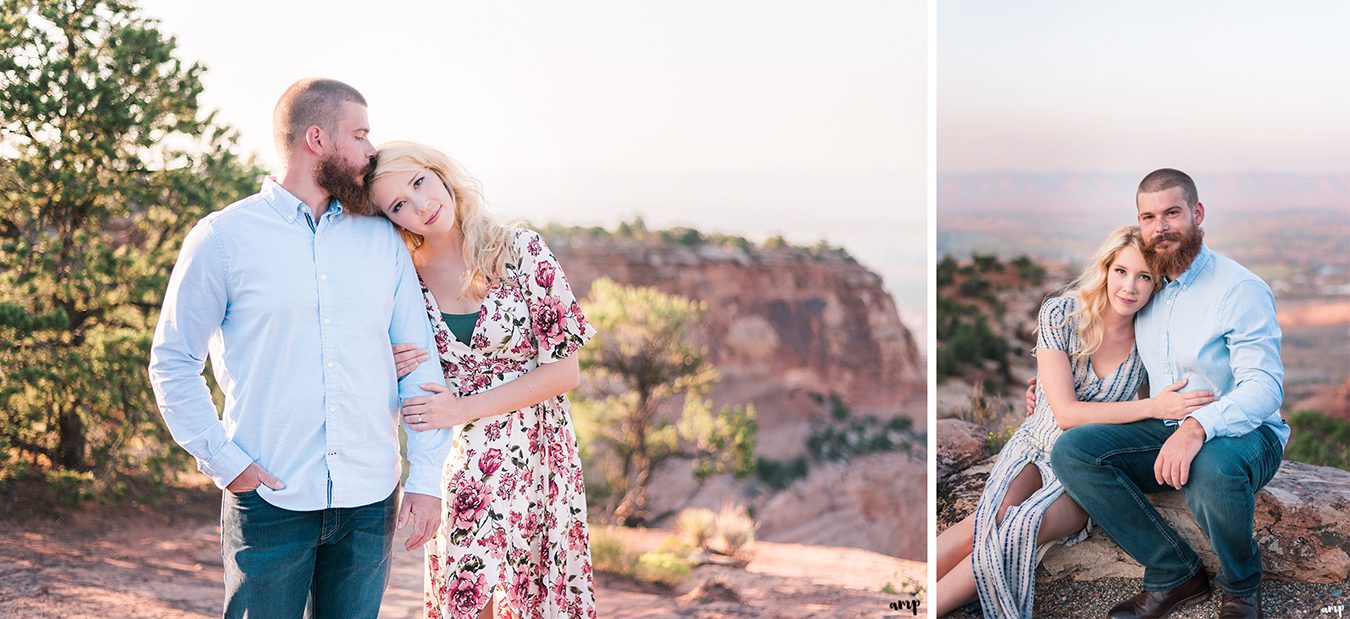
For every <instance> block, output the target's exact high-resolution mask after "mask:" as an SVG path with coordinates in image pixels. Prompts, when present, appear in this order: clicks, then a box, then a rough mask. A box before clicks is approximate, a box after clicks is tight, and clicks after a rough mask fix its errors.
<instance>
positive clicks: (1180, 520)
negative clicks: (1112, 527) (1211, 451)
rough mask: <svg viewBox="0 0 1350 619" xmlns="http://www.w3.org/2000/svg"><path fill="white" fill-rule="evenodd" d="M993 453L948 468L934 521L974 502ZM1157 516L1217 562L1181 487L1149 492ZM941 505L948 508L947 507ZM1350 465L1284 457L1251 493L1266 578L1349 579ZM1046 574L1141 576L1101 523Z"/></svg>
mask: <svg viewBox="0 0 1350 619" xmlns="http://www.w3.org/2000/svg"><path fill="white" fill-rule="evenodd" d="M993 462H994V458H992V457H991V458H988V459H986V460H984V461H982V462H980V463H979V464H977V465H975V466H973V467H970V468H967V469H965V470H963V471H961V472H959V473H956V474H953V475H952V476H950V477H949V478H948V480H947V483H946V484H945V487H946V490H947V492H946V493H945V494H946V496H944V495H943V494H939V496H938V510H939V511H938V527H939V529H942V528H945V527H947V526H950V525H951V524H952V523H955V522H956V521H958V520H960V519H961V518H964V517H965V516H966V515H967V514H969V513H970V512H971V511H973V510H974V508H975V505H976V504H977V503H978V501H979V494H980V492H982V491H983V489H984V480H985V479H986V478H987V477H988V475H989V471H990V469H991V468H992V466H993ZM1149 500H1150V501H1152V502H1153V504H1154V506H1156V507H1157V508H1158V512H1159V513H1160V514H1161V515H1162V517H1163V518H1164V519H1165V520H1167V521H1168V522H1169V523H1171V524H1172V526H1173V527H1175V528H1176V530H1177V532H1178V533H1179V534H1180V535H1181V537H1182V538H1183V539H1185V540H1186V542H1187V543H1189V544H1190V545H1191V547H1192V548H1194V549H1195V551H1196V552H1197V553H1198V554H1199V555H1200V557H1201V558H1202V559H1203V560H1204V562H1205V566H1206V568H1208V569H1209V571H1210V572H1211V573H1214V572H1215V571H1217V569H1218V562H1217V561H1216V560H1215V557H1214V553H1213V552H1212V551H1211V550H1210V547H1209V542H1208V541H1207V540H1206V538H1205V536H1204V534H1203V533H1201V531H1200V528H1199V526H1198V525H1197V524H1196V523H1195V518H1194V517H1192V516H1191V512H1190V509H1189V508H1188V507H1187V506H1186V500H1185V497H1184V496H1183V495H1182V494H1181V493H1180V492H1175V491H1170V492H1160V493H1156V494H1151V495H1149ZM944 512H945V513H944ZM1347 513H1350V471H1343V470H1341V469H1335V468H1330V467H1322V466H1312V465H1309V464H1303V463H1301V462H1291V461H1285V462H1284V464H1283V465H1282V466H1281V467H1280V471H1279V473H1277V474H1276V475H1275V478H1274V479H1272V480H1271V482H1270V483H1269V484H1267V485H1266V487H1265V488H1262V489H1261V491H1260V492H1258V493H1257V494H1256V516H1255V523H1254V524H1255V530H1254V531H1253V535H1254V536H1255V537H1256V540H1257V543H1258V544H1259V545H1260V547H1261V559H1262V563H1263V567H1264V570H1265V575H1266V576H1267V577H1269V578H1275V579H1283V580H1299V581H1306V582H1314V583H1332V582H1340V581H1344V580H1346V579H1350V518H1347V517H1346V514H1347ZM1041 567H1042V568H1043V571H1042V574H1043V576H1044V577H1046V578H1049V579H1056V578H1061V577H1071V578H1075V579H1078V580H1094V579H1097V578H1106V577H1117V576H1118V577H1135V578H1137V577H1140V576H1142V575H1143V568H1142V567H1141V566H1140V565H1139V564H1138V563H1136V562H1135V561H1134V560H1133V559H1131V558H1130V557H1129V556H1128V555H1126V554H1125V553H1124V552H1122V551H1121V550H1120V548H1119V547H1117V546H1116V545H1115V543H1113V542H1112V541H1111V539H1110V538H1109V537H1107V536H1106V535H1105V534H1104V533H1103V532H1102V531H1101V530H1099V529H1094V530H1093V532H1092V535H1091V536H1089V537H1088V539H1087V540H1085V541H1083V542H1081V543H1079V544H1075V545H1073V546H1056V547H1055V548H1053V549H1051V550H1050V551H1049V552H1047V553H1046V555H1045V559H1044V561H1043V562H1042V563H1041Z"/></svg>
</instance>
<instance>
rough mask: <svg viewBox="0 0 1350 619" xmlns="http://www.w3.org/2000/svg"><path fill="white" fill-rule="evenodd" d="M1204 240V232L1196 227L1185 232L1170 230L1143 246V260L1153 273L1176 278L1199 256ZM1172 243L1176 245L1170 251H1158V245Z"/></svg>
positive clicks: (1159, 234)
mask: <svg viewBox="0 0 1350 619" xmlns="http://www.w3.org/2000/svg"><path fill="white" fill-rule="evenodd" d="M1204 240H1205V231H1204V230H1203V229H1201V228H1200V226H1196V227H1194V228H1191V229H1190V230H1189V231H1187V232H1181V231H1178V230H1172V231H1170V232H1160V233H1158V235H1157V236H1155V237H1153V239H1152V240H1150V241H1149V242H1148V243H1147V244H1146V245H1144V260H1147V261H1148V264H1149V266H1150V267H1152V268H1153V270H1154V272H1156V273H1160V274H1162V275H1166V276H1168V277H1176V276H1179V275H1181V274H1182V273H1185V272H1186V269H1189V268H1191V262H1192V261H1194V260H1195V257H1196V256H1198V255H1200V245H1201V243H1203V242H1204ZM1162 241H1173V242H1175V243H1176V244H1177V246H1176V248H1175V249H1173V250H1171V251H1163V250H1160V249H1158V243H1160V242H1162Z"/></svg>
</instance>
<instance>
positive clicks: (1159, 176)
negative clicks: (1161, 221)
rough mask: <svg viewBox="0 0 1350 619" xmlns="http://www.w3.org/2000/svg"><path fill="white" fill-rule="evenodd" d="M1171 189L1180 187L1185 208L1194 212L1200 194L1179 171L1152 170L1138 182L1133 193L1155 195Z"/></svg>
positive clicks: (1192, 181)
mask: <svg viewBox="0 0 1350 619" xmlns="http://www.w3.org/2000/svg"><path fill="white" fill-rule="evenodd" d="M1173 187H1180V188H1181V194H1182V197H1183V198H1185V199H1186V206H1187V207H1188V208H1190V209H1191V210H1195V205H1196V203H1197V202H1199V201H1200V194H1199V193H1198V192H1196V190H1195V181H1194V180H1191V177H1190V176H1189V175H1187V174H1186V173H1185V172H1182V171H1181V170H1173V169H1172V168H1162V169H1161V170H1154V171H1152V172H1149V173H1148V176H1145V177H1144V180H1142V181H1139V189H1138V190H1136V191H1135V192H1134V195H1136V196H1138V195H1139V194H1141V193H1157V192H1159V191H1167V190H1168V189H1171V188H1173Z"/></svg>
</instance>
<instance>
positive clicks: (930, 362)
mask: <svg viewBox="0 0 1350 619" xmlns="http://www.w3.org/2000/svg"><path fill="white" fill-rule="evenodd" d="M925 15H926V16H927V18H928V46H927V47H928V58H927V60H928V75H927V77H928V79H927V88H928V93H927V94H928V105H927V107H926V110H925V112H926V113H927V116H928V170H927V172H928V174H927V179H926V182H927V184H928V190H927V191H926V192H924V193H925V195H926V196H927V198H928V200H927V202H928V217H927V219H928V247H927V249H928V252H927V256H928V310H927V313H928V316H927V320H925V321H924V324H925V325H926V326H927V331H928V332H927V333H926V334H925V336H926V337H927V346H926V347H925V349H924V350H925V354H924V357H925V362H926V365H927V368H926V369H927V382H928V390H927V395H928V411H927V415H928V418H927V419H928V422H927V423H928V431H927V432H926V434H927V436H928V464H927V466H928V475H927V481H928V493H927V494H928V511H927V516H928V526H927V528H926V531H927V535H928V589H927V591H925V592H924V596H923V597H924V616H931V615H932V612H933V603H932V602H933V600H934V599H936V598H935V597H934V596H935V594H936V592H937V578H936V575H937V570H936V569H935V568H934V566H935V565H937V0H928V2H927V7H926V8H925Z"/></svg>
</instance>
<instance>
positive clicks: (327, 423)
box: [150, 79, 452, 619]
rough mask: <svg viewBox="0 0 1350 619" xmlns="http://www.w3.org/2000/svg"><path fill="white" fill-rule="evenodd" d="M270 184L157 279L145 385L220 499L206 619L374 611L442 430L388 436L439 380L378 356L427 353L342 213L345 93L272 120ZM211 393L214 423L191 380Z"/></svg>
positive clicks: (400, 293)
mask: <svg viewBox="0 0 1350 619" xmlns="http://www.w3.org/2000/svg"><path fill="white" fill-rule="evenodd" d="M273 128H274V134H275V139H276V144H277V149H278V151H279V153H280V155H281V159H282V162H283V166H284V169H283V170H282V172H281V174H279V175H278V176H277V177H269V178H266V179H264V180H263V182H262V190H261V191H260V192H258V193H257V194H254V195H252V196H249V197H247V198H244V199H243V200H240V201H239V202H236V203H234V204H231V205H230V206H228V207H226V208H224V209H222V210H220V211H217V212H214V213H211V214H210V215H207V216H206V217H205V218H203V219H202V220H201V221H200V222H198V223H197V225H196V226H195V227H194V228H193V229H192V231H191V232H189V233H188V235H187V237H186V239H184V241H183V248H182V250H181V253H180V254H179V256H178V262H177V264H176V265H175V266H174V270H173V275H172V276H171V277H170V279H169V286H168V290H167V291H166V293H165V296H164V307H163V310H162V311H161V313H160V318H159V324H158V326H157V327H156V329H155V338H154V343H153V347H152V350H151V357H150V381H151V383H152V385H153V387H154V391H155V398H156V400H157V401H158V403H159V408H160V412H161V413H162V414H163V416H164V420H165V422H166V423H167V424H168V426H169V430H170V431H171V432H172V433H173V437H174V440H176V441H177V442H178V444H180V445H182V446H183V448H184V449H186V450H187V451H188V452H190V453H191V454H192V455H193V456H194V457H196V459H197V465H198V468H200V469H201V471H202V472H203V473H205V474H206V475H207V476H209V477H210V478H211V479H212V480H214V481H215V483H216V485H217V486H219V487H220V488H222V489H224V491H225V492H224V493H223V497H222V503H221V546H222V554H223V556H224V563H225V609H224V613H223V615H224V616H225V617H243V616H250V617H300V616H302V615H304V616H310V617H370V618H372V619H373V618H374V617H376V616H377V615H378V614H379V608H380V601H381V598H382V597H383V595H384V588H385V585H386V584H387V582H388V575H389V564H390V545H391V543H392V540H393V533H394V528H395V511H396V509H397V512H398V516H397V523H398V524H397V526H398V528H404V527H405V526H407V525H411V526H412V532H411V534H410V535H409V537H408V540H407V542H406V543H405V544H404V546H405V548H408V549H412V548H416V547H418V546H421V545H422V544H423V543H425V542H426V541H427V540H428V539H430V538H431V536H432V535H433V534H434V533H435V531H436V528H437V527H438V526H439V524H440V514H441V509H440V501H441V498H440V472H441V465H442V464H443V463H444V461H445V457H446V455H447V453H448V451H449V449H450V442H451V438H452V434H451V431H450V430H430V431H418V432H408V460H409V464H410V466H409V473H408V478H407V481H406V482H405V484H404V496H403V501H402V507H401V508H396V506H397V505H398V503H399V501H398V494H399V493H398V484H399V478H400V476H401V474H402V462H401V457H400V456H399V436H398V421H397V420H398V419H399V405H400V398H409V397H414V396H421V395H431V394H430V393H429V392H426V391H423V390H422V389H421V388H420V387H419V386H418V385H421V384H424V383H438V382H442V381H443V379H442V377H441V376H440V369H439V365H437V364H422V365H420V366H419V367H418V368H416V369H414V370H413V371H412V373H410V374H408V375H406V376H405V377H404V378H402V379H401V380H400V379H398V378H397V377H396V374H395V366H394V360H393V355H392V353H391V345H392V343H393V342H420V343H421V344H420V346H421V347H423V348H426V349H432V348H433V344H434V339H433V338H434V336H433V332H432V330H431V325H430V323H429V322H428V320H427V313H426V309H425V308H424V306H423V301H422V292H421V287H420V285H419V284H418V282H417V274H416V272H415V271H414V270H413V265H412V260H411V259H410V258H409V256H408V250H407V249H406V247H405V245H404V243H403V240H402V238H401V237H400V236H399V234H398V233H397V232H396V231H395V230H394V228H393V226H392V225H391V224H390V223H389V221H388V220H387V219H385V218H383V217H360V216H354V215H352V214H350V213H348V212H347V206H346V205H354V204H355V203H354V202H353V200H360V199H363V198H362V178H363V176H364V174H365V172H366V170H367V169H368V168H369V166H370V163H371V158H372V157H373V156H374V154H375V148H374V146H372V145H371V143H370V139H369V138H368V134H369V133H370V128H369V122H368V121H367V116H366V101H365V99H364V98H363V97H362V96H361V93H359V92H357V91H356V89H354V88H352V87H351V86H348V85H347V84H344V83H342V82H338V81H334V80H327V79H305V80H301V81H299V82H296V83H295V84H293V85H292V86H291V87H290V88H288V89H287V90H286V92H285V93H284V94H282V96H281V99H280V100H279V101H278V103H277V105H276V109H275V112H274V114H273ZM208 354H209V356H210V359H211V368H212V371H213V372H214V374H215V378H216V383H217V384H218V385H220V388H221V390H222V391H223V392H224V394H225V406H224V411H223V413H224V414H223V419H222V418H220V417H219V416H218V415H217V412H216V407H215V405H214V404H213V403H212V400H211V393H210V392H209V391H208V389H207V385H206V381H205V379H204V378H203V377H202V369H203V364H204V362H205V360H206V358H207V356H208Z"/></svg>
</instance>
